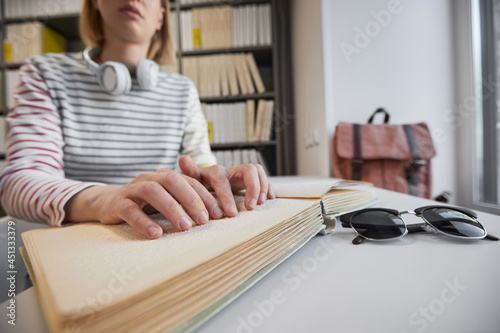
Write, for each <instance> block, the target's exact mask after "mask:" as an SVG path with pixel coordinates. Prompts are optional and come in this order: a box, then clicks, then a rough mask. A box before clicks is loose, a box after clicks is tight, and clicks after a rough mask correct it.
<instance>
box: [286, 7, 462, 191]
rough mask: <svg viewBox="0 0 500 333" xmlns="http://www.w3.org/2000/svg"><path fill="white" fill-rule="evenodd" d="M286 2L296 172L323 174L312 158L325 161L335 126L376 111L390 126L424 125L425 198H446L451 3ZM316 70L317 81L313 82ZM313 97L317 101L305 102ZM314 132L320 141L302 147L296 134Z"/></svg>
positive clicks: (451, 177)
mask: <svg viewBox="0 0 500 333" xmlns="http://www.w3.org/2000/svg"><path fill="white" fill-rule="evenodd" d="M293 2H294V3H293V7H292V9H293V10H294V12H293V17H292V26H293V29H292V33H293V35H292V44H293V56H294V57H295V59H294V84H295V96H296V104H295V107H296V112H297V124H296V126H297V140H298V144H297V156H298V159H299V161H298V170H299V174H304V175H305V174H307V175H310V174H317V175H324V176H326V175H329V170H330V165H329V164H328V165H325V164H324V163H329V159H328V161H325V160H324V159H323V158H321V159H317V158H316V159H315V158H314V157H313V155H314V154H317V155H321V156H322V157H324V156H329V155H330V151H329V145H328V143H329V140H330V139H331V137H332V135H333V130H334V127H335V125H336V124H337V123H338V122H339V121H345V122H359V123H365V122H366V121H367V120H368V118H369V116H370V114H371V113H372V112H373V111H374V110H375V109H376V108H377V107H380V106H382V107H385V108H386V109H387V110H388V111H389V112H390V113H391V122H392V123H396V124H401V123H414V122H420V121H425V122H427V124H428V125H429V127H430V129H431V133H432V134H433V138H434V141H435V146H436V150H437V157H436V158H435V159H434V160H433V163H434V164H433V174H434V190H433V192H434V194H438V193H440V192H442V191H444V190H448V191H451V192H452V193H454V192H455V173H456V172H455V155H456V152H455V150H456V144H455V137H454V131H453V128H452V124H451V122H450V121H449V119H450V114H451V112H452V111H453V106H454V89H455V88H454V73H453V69H454V67H453V66H454V63H453V59H454V53H453V37H454V36H453V29H452V15H453V10H452V7H451V3H452V0H419V1H413V0H400V1H397V0H356V1H352V0H335V1H333V0H322V1H319V0H314V1H311V0H308V1H306V0H293ZM318 7H320V8H318ZM319 21H321V22H322V25H321V29H320V33H321V39H320V38H319V33H318V29H319V28H318V27H317V26H318V25H319V23H318V22H319ZM367 29H368V32H367ZM360 31H362V32H360ZM297 32H300V33H297ZM304 41H305V42H304ZM315 43H316V44H315ZM343 50H344V51H343ZM319 52H321V54H320V53H319ZM297 58H298V59H299V60H297ZM320 61H322V64H318V63H317V62H320ZM309 66H310V68H311V70H310V71H308V69H307V67H309ZM321 67H322V68H323V73H322V74H323V77H321V76H319V77H318V75H317V74H316V73H317V72H318V71H319V70H320V68H321ZM313 86H314V87H313ZM311 91H314V94H313V95H312V96H310V92H311ZM318 91H322V92H323V93H322V94H321V93H320V92H318ZM321 95H322V96H323V97H324V100H323V102H322V103H321V102H320V101H317V100H314V101H313V100H312V97H313V96H314V98H320V97H321ZM308 102H309V103H313V104H308ZM308 105H310V106H311V107H308ZM322 106H324V108H321V107H322ZM303 118H305V119H304V120H303V121H302V122H301V119H303ZM315 127H318V128H319V129H318V131H319V133H320V134H321V135H322V137H321V140H320V143H319V145H317V146H315V147H313V148H310V149H305V147H304V144H303V142H302V141H301V140H302V137H301V136H304V135H305V134H307V133H310V132H311V131H313V130H314V128H315ZM323 133H324V135H323ZM301 159H303V160H301ZM318 163H323V164H322V165H318Z"/></svg>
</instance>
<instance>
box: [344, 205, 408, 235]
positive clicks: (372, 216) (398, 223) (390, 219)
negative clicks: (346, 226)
mask: <svg viewBox="0 0 500 333" xmlns="http://www.w3.org/2000/svg"><path fill="white" fill-rule="evenodd" d="M351 226H352V227H353V228H354V230H356V232H357V233H358V234H360V235H361V236H364V237H366V238H369V239H391V238H397V237H401V236H402V235H404V233H405V231H406V227H405V224H404V222H403V220H402V219H401V218H399V217H398V216H397V215H394V214H393V213H389V212H386V211H381V210H374V211H368V212H363V213H360V214H358V215H355V216H354V217H353V218H352V219H351Z"/></svg>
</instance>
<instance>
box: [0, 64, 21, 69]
mask: <svg viewBox="0 0 500 333" xmlns="http://www.w3.org/2000/svg"><path fill="white" fill-rule="evenodd" d="M22 65H23V64H22V63H10V64H3V65H1V66H0V70H4V69H19V68H21V66H22Z"/></svg>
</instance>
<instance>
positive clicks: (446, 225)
mask: <svg viewBox="0 0 500 333" xmlns="http://www.w3.org/2000/svg"><path fill="white" fill-rule="evenodd" d="M403 214H412V215H416V216H418V217H421V218H422V219H423V220H424V223H419V224H410V225H407V224H406V223H405V222H404V220H403V218H402V217H401V215H403ZM339 220H340V222H341V223H342V226H343V227H344V228H352V229H354V231H355V232H356V233H357V234H358V236H357V237H356V238H354V240H353V241H352V243H353V244H361V243H362V242H363V241H364V240H365V239H369V240H376V241H380V240H391V239H396V238H400V237H403V236H405V235H406V234H409V233H415V232H433V233H441V234H444V235H447V236H451V237H455V238H461V239H483V238H484V239H489V240H496V241H497V240H498V238H497V237H495V236H493V235H488V233H487V232H486V229H485V228H484V227H483V226H482V224H481V223H480V222H479V221H478V220H477V214H476V213H475V212H473V211H472V210H469V209H466V208H461V207H449V206H425V207H420V208H417V209H415V211H414V212H410V211H403V212H399V211H397V210H395V209H388V208H367V209H361V210H358V211H354V212H351V213H347V214H343V215H341V216H340V217H339Z"/></svg>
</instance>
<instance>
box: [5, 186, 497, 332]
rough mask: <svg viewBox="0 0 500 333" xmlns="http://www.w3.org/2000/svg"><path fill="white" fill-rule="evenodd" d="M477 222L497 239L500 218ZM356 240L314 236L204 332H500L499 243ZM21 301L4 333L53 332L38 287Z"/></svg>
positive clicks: (408, 199)
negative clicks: (45, 319) (362, 241)
mask: <svg viewBox="0 0 500 333" xmlns="http://www.w3.org/2000/svg"><path fill="white" fill-rule="evenodd" d="M377 195H378V197H379V198H380V202H379V203H378V204H377V206H382V207H390V208H394V209H397V210H399V211H403V210H413V209H415V208H417V207H420V206H424V205H429V204H436V202H434V201H429V200H425V199H421V198H417V197H412V196H409V195H403V194H399V193H395V192H390V191H385V190H377ZM404 217H405V219H406V220H407V222H408V223H420V222H421V221H420V220H419V219H418V218H416V217H413V216H409V215H404ZM479 219H480V221H481V222H482V223H483V224H484V226H485V227H486V228H487V230H488V231H489V232H490V233H491V234H494V235H496V236H500V218H499V217H497V216H494V215H490V214H486V213H479ZM354 237H355V235H354V231H353V230H351V229H343V228H342V227H341V226H340V225H339V226H337V229H336V230H335V231H334V233H332V234H329V235H326V236H317V237H314V238H313V239H312V240H311V241H310V242H309V243H307V244H306V245H305V246H304V247H303V248H301V249H300V250H299V251H298V252H297V253H295V254H294V255H293V256H291V257H290V258H289V259H288V260H286V261H285V262H284V263H282V264H281V265H280V266H278V267H277V268H276V269H274V270H273V271H272V272H271V273H270V274H269V275H267V276H266V277H264V278H263V279H262V280H261V281H259V282H258V283H257V284H256V285H255V286H253V287H252V288H251V289H249V290H248V291H246V292H245V293H244V294H243V295H241V296H240V297H239V298H238V299H236V300H235V301H234V302H232V303H231V304H230V305H229V306H227V307H226V308H225V309H223V310H222V311H221V312H220V313H218V314H217V315H216V316H214V317H213V318H211V319H210V320H209V321H207V322H206V323H205V324H203V325H202V326H201V327H200V328H199V329H198V330H197V332H200V333H204V332H227V333H229V332H235V333H236V332H237V333H251V332H381V333H382V332H383V333H390V332H394V333H403V332H407V333H412V332H440V333H442V332H454V333H455V332H457V333H458V332H464V333H470V332H474V333H481V332H484V333H492V332H500V242H494V241H487V240H481V241H472V242H464V241H457V240H454V239H452V238H447V237H445V236H437V235H434V234H427V233H421V234H411V235H407V236H405V237H404V238H401V239H399V240H394V241H389V242H365V243H363V244H361V245H353V244H352V243H351V241H352V239H353V238H354ZM16 300H17V304H18V308H17V311H18V312H17V326H16V329H15V330H12V327H7V326H6V323H5V319H4V318H5V307H6V304H5V303H4V304H2V314H1V315H2V320H1V326H0V332H46V331H47V329H46V326H45V323H44V320H43V316H42V314H41V311H40V308H39V305H38V301H37V298H36V295H35V293H34V290H33V288H30V289H28V290H26V291H25V292H23V293H21V294H19V295H18V296H17V297H16ZM6 328H7V329H6Z"/></svg>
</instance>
